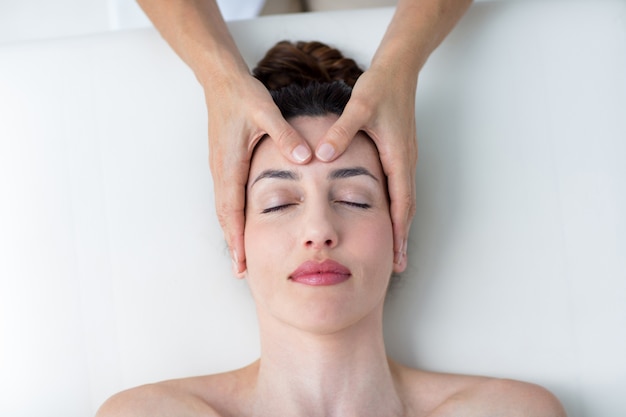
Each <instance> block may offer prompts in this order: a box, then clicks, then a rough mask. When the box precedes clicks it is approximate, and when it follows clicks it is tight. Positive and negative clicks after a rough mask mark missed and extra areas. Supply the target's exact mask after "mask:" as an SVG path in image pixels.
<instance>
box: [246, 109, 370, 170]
mask: <svg viewBox="0 0 626 417" xmlns="http://www.w3.org/2000/svg"><path fill="white" fill-rule="evenodd" d="M336 120H337V116H335V115H327V116H300V117H296V118H293V119H290V120H289V123H290V124H291V125H292V126H293V128H294V129H295V130H296V131H297V132H298V133H299V134H300V135H301V136H302V137H303V138H304V140H306V142H307V143H308V144H309V147H310V148H311V149H315V148H316V147H317V144H318V143H319V142H320V140H321V138H322V137H323V136H324V134H326V132H327V131H328V129H329V128H330V127H331V126H332V125H333V123H334V122H335V121H336ZM314 165H321V166H324V167H326V168H328V169H333V168H336V167H337V166H344V165H361V166H366V167H368V168H369V169H371V170H372V173H373V174H375V175H380V176H382V168H381V166H380V159H379V156H378V150H377V148H376V146H375V145H374V143H373V142H372V140H371V139H370V138H369V137H368V136H367V135H365V134H364V133H362V132H359V133H357V134H356V136H355V137H354V138H353V139H352V141H351V142H350V145H349V146H348V148H347V149H346V151H345V152H344V153H343V154H341V156H340V157H339V158H337V159H336V160H334V161H333V162H329V163H326V162H321V161H318V160H317V159H315V157H313V160H312V161H311V162H310V163H309V164H307V165H304V166H302V165H297V164H294V163H292V162H290V161H289V160H288V159H287V158H285V157H284V156H283V155H282V154H281V152H280V151H279V149H278V147H277V146H276V144H275V143H274V141H272V140H270V139H269V138H265V139H264V140H263V141H261V142H260V143H259V144H258V145H257V147H256V149H255V151H254V155H253V157H252V163H251V166H250V176H252V175H253V174H254V173H255V172H259V171H262V170H264V169H267V168H289V167H292V168H293V167H299V168H304V167H307V166H314Z"/></svg>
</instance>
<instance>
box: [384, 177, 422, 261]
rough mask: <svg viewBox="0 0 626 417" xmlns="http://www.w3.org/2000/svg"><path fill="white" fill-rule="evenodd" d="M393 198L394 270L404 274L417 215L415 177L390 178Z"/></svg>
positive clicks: (390, 192)
mask: <svg viewBox="0 0 626 417" xmlns="http://www.w3.org/2000/svg"><path fill="white" fill-rule="evenodd" d="M388 184H389V195H390V197H391V207H390V212H391V220H392V224H393V236H394V245H393V246H394V248H393V250H394V268H395V270H396V272H402V271H403V270H404V269H405V268H406V261H407V259H406V253H407V245H408V237H409V230H410V227H411V221H412V219H413V216H414V215H415V178H414V176H413V175H408V173H406V174H405V175H397V176H395V175H394V176H390V177H388Z"/></svg>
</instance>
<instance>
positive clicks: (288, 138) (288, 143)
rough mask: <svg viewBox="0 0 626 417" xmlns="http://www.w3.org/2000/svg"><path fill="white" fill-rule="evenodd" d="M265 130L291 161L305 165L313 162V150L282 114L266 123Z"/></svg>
mask: <svg viewBox="0 0 626 417" xmlns="http://www.w3.org/2000/svg"><path fill="white" fill-rule="evenodd" d="M264 130H265V131H266V132H267V134H268V135H269V137H270V138H271V139H272V140H273V141H274V143H276V145H277V146H278V149H280V152H281V153H282V154H283V155H284V156H285V157H286V158H287V159H289V160H290V161H292V162H295V163H296V164H304V163H307V162H308V161H310V160H311V156H312V155H313V154H312V152H311V148H310V147H309V145H308V144H307V143H306V141H305V140H304V139H303V138H302V136H300V134H299V133H298V132H297V131H296V130H295V129H294V128H293V127H292V126H291V125H290V124H289V123H287V121H286V120H285V119H284V118H283V117H282V115H281V114H280V112H278V114H274V115H273V117H272V118H271V119H268V120H267V121H266V123H265V128H264Z"/></svg>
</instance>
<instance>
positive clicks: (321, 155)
mask: <svg viewBox="0 0 626 417" xmlns="http://www.w3.org/2000/svg"><path fill="white" fill-rule="evenodd" d="M316 155H317V158H318V159H320V160H322V161H330V159H331V158H332V157H333V156H334V155H335V148H333V146H332V145H331V144H329V143H324V144H323V145H322V146H320V147H319V149H318V150H317V152H316Z"/></svg>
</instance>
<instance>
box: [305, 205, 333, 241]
mask: <svg viewBox="0 0 626 417" xmlns="http://www.w3.org/2000/svg"><path fill="white" fill-rule="evenodd" d="M308 211H309V213H308V215H307V216H306V219H304V220H305V224H304V233H303V235H302V236H303V244H304V246H305V247H306V248H307V249H313V250H321V249H332V248H334V247H335V246H337V244H338V243H339V234H338V231H337V227H336V224H335V221H334V219H333V216H332V213H330V210H329V209H322V208H321V207H317V209H315V208H311V209H310V210H308Z"/></svg>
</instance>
